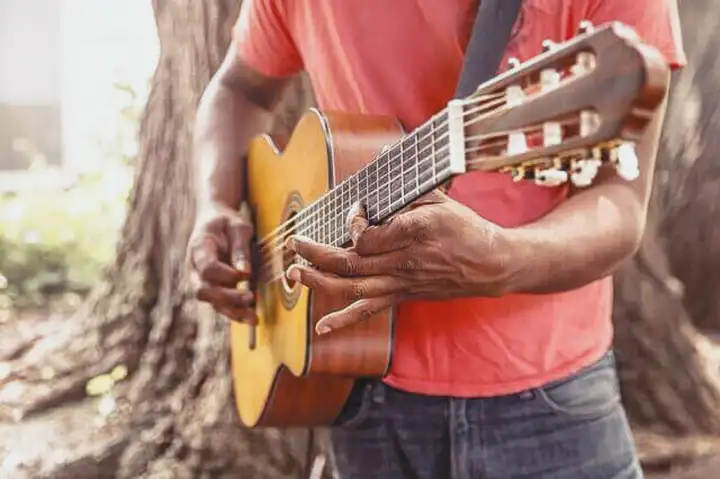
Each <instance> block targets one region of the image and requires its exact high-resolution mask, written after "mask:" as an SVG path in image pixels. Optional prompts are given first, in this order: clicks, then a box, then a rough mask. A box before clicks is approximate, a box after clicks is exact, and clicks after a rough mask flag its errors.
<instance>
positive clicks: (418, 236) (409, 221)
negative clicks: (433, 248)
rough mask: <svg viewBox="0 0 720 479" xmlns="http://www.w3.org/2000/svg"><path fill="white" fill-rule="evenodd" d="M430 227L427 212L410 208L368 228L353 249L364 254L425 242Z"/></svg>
mask: <svg viewBox="0 0 720 479" xmlns="http://www.w3.org/2000/svg"><path fill="white" fill-rule="evenodd" d="M429 227H430V224H429V221H428V220H427V214H426V213H425V212H422V211H419V212H418V210H410V211H408V212H406V213H402V214H398V215H397V216H394V217H392V218H391V219H390V220H389V221H388V222H386V223H384V224H381V225H378V226H371V227H370V228H367V229H366V230H365V231H364V232H363V234H362V235H361V236H360V237H359V238H358V240H357V242H356V243H355V247H354V248H353V249H354V250H355V251H356V252H357V253H358V254H360V255H363V256H365V255H372V254H381V253H387V252H390V251H395V250H401V249H403V248H407V247H408V246H410V245H411V244H414V243H420V242H423V241H424V240H425V239H426V237H427V234H428V230H429Z"/></svg>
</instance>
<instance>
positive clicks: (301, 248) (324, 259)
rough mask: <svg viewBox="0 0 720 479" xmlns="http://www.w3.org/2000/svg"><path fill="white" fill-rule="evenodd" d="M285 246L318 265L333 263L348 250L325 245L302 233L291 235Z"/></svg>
mask: <svg viewBox="0 0 720 479" xmlns="http://www.w3.org/2000/svg"><path fill="white" fill-rule="evenodd" d="M285 247H286V248H287V249H289V250H290V251H292V252H294V253H297V254H298V255H300V256H302V257H303V258H305V259H306V260H308V261H309V262H310V263H312V264H314V265H316V266H318V267H320V266H321V265H330V264H332V262H333V261H337V258H338V257H340V256H343V253H344V252H345V251H346V250H344V249H343V248H338V247H336V246H329V245H324V244H321V243H318V242H316V241H313V240H311V239H310V238H306V237H304V236H300V235H293V236H290V237H289V238H288V239H287V240H286V241H285Z"/></svg>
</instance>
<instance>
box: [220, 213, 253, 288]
mask: <svg viewBox="0 0 720 479" xmlns="http://www.w3.org/2000/svg"><path fill="white" fill-rule="evenodd" d="M251 220H252V218H251V215H250V208H249V207H248V206H247V203H243V204H242V206H241V207H240V212H239V214H238V217H237V218H231V219H228V223H227V226H226V230H227V235H228V239H229V243H230V261H231V262H232V265H233V266H234V267H235V269H237V270H238V271H240V272H242V273H243V274H245V275H246V276H247V275H249V274H250V268H251V261H252V260H251V256H250V241H251V240H252V226H251Z"/></svg>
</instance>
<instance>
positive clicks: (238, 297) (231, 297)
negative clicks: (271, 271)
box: [195, 283, 255, 309]
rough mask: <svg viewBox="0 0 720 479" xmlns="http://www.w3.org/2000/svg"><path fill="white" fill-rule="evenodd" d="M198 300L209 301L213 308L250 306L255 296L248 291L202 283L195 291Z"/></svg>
mask: <svg viewBox="0 0 720 479" xmlns="http://www.w3.org/2000/svg"><path fill="white" fill-rule="evenodd" d="M195 297H196V298H197V299H198V300H199V301H204V302H206V303H210V304H212V305H213V307H215V308H240V309H242V308H250V307H252V306H253V305H254V303H255V296H254V295H253V293H252V292H249V291H238V290H236V289H234V288H223V287H220V286H214V285H209V284H207V283H203V284H202V285H201V286H200V287H199V288H198V289H197V292H196V293H195Z"/></svg>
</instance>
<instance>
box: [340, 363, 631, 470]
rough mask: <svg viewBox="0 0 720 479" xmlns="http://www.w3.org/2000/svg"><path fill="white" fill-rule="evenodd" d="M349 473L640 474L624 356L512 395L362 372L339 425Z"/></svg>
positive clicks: (343, 461) (342, 467)
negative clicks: (623, 400)
mask: <svg viewBox="0 0 720 479" xmlns="http://www.w3.org/2000/svg"><path fill="white" fill-rule="evenodd" d="M331 437H332V442H333V448H334V462H335V466H336V469H337V471H336V472H337V473H338V475H339V476H340V478H341V479H355V478H357V479H370V478H375V479H385V478H388V479H389V478H393V479H404V478H408V479H410V478H413V479H415V478H417V479H435V478H437V479H450V478H453V479H470V478H472V479H480V478H483V479H485V478H486V479H496V478H498V479H500V478H502V479H505V478H508V479H512V478H528V479H545V478H547V479H564V478H568V479H570V478H572V479H580V478H592V479H630V478H632V479H639V478H642V471H641V469H640V466H639V463H638V459H637V454H636V451H635V446H634V444H633V439H632V435H631V432H630V428H629V426H628V422H627V418H626V415H625V412H624V410H623V408H622V405H621V404H620V393H619V389H618V381H617V373H616V369H615V358H614V356H613V353H612V352H609V353H607V354H606V355H605V356H604V357H603V358H602V359H601V360H600V361H598V362H596V363H595V364H592V365H591V366H589V367H587V368H585V369H583V370H582V371H580V372H579V373H577V374H575V375H573V376H571V377H569V378H567V379H564V380H561V381H556V382H553V383H550V384H547V385H545V386H543V387H540V388H537V389H532V390H528V391H524V392H521V393H518V394H514V395H510V396H502V397H490V398H480V399H458V398H447V397H431V396H421V395H416V394H409V393H406V392H402V391H399V390H397V389H394V388H391V387H390V386H387V385H386V384H384V383H382V382H379V381H359V382H358V383H357V385H356V388H355V390H354V391H353V393H352V394H351V396H350V399H349V400H348V403H347V404H346V406H345V408H344V410H343V411H342V413H341V414H340V417H339V418H338V420H337V421H336V424H335V425H334V427H332V428H331Z"/></svg>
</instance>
